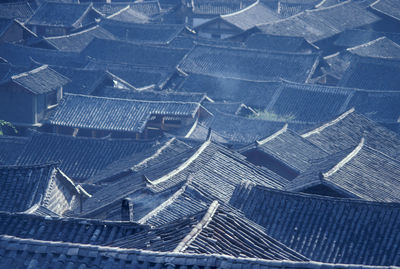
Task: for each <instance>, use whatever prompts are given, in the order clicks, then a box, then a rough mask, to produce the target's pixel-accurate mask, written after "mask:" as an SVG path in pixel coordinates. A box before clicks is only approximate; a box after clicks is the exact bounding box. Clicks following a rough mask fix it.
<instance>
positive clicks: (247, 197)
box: [231, 183, 400, 265]
mask: <svg viewBox="0 0 400 269" xmlns="http://www.w3.org/2000/svg"><path fill="white" fill-rule="evenodd" d="M231 204H232V205H233V206H235V207H237V208H239V209H240V210H242V211H243V213H244V214H245V216H247V217H248V218H249V219H251V220H253V221H254V222H256V223H258V224H259V225H261V226H262V227H264V228H265V229H266V232H267V234H269V235H270V236H272V237H273V238H275V239H277V240H279V241H280V242H282V243H284V244H286V245H287V246H288V247H290V248H292V249H294V250H296V251H297V252H299V253H300V254H302V255H304V256H306V257H308V258H310V259H311V260H315V261H321V262H332V263H346V264H366V265H389V264H390V265H398V264H399V263H400V260H399V255H398V253H399V248H400V244H399V240H400V237H399V236H393V235H394V234H396V235H397V234H398V232H399V229H400V227H399V225H397V223H398V222H399V221H400V204H397V203H376V202H365V201H357V200H351V199H338V198H328V197H322V196H317V195H306V194H295V193H290V192H282V191H278V190H272V189H268V188H265V187H262V186H256V185H252V184H250V183H244V184H242V186H241V187H239V188H237V189H236V191H235V193H234V195H233V199H232V200H231Z"/></svg>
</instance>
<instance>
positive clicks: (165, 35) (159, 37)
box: [100, 20, 184, 44]
mask: <svg viewBox="0 0 400 269" xmlns="http://www.w3.org/2000/svg"><path fill="white" fill-rule="evenodd" d="M100 25H101V27H102V28H103V29H105V30H107V31H108V32H110V33H112V34H113V35H114V36H115V37H116V38H117V39H118V40H121V41H127V42H133V43H139V44H167V43H169V42H170V41H171V40H172V39H174V38H175V37H176V36H177V35H178V34H179V33H181V32H182V31H183V29H184V27H183V25H175V24H139V23H126V22H118V21H113V20H103V21H102V22H101V23H100Z"/></svg>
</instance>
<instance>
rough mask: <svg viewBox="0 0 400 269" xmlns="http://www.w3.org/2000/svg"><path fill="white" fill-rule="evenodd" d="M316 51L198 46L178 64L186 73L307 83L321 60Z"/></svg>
mask: <svg viewBox="0 0 400 269" xmlns="http://www.w3.org/2000/svg"><path fill="white" fill-rule="evenodd" d="M318 57H319V56H318V55H316V54H289V53H271V52H270V53H266V52H265V51H256V50H246V49H233V48H229V49H228V48H223V47H211V46H203V45H198V46H196V47H195V48H193V49H192V50H191V51H190V52H189V53H188V54H187V55H186V56H185V58H184V59H183V60H182V62H181V63H180V64H179V66H178V68H179V69H181V70H183V71H184V72H187V73H198V74H203V75H214V76H215V75H216V74H217V75H218V76H222V77H228V78H237V79H248V80H271V79H278V78H284V79H288V80H291V81H296V82H305V81H307V80H308V79H309V77H310V76H311V75H312V73H313V71H314V68H315V65H316V63H317V62H318Z"/></svg>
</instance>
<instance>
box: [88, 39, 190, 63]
mask: <svg viewBox="0 0 400 269" xmlns="http://www.w3.org/2000/svg"><path fill="white" fill-rule="evenodd" d="M186 53H187V50H185V49H171V48H164V47H150V46H144V45H142V46H141V45H135V44H132V43H128V42H122V41H114V40H103V39H97V38H95V39H93V40H92V42H90V43H89V45H88V46H87V47H86V48H85V49H84V50H83V51H82V55H85V56H90V57H92V58H95V59H98V60H102V61H105V62H113V63H119V64H123V63H126V64H131V65H134V66H140V67H168V68H173V67H175V66H176V65H177V64H178V63H179V62H180V61H181V60H182V58H183V57H184V56H185V54H186Z"/></svg>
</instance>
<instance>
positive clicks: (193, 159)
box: [151, 140, 211, 185]
mask: <svg viewBox="0 0 400 269" xmlns="http://www.w3.org/2000/svg"><path fill="white" fill-rule="evenodd" d="M210 144H211V140H207V141H205V142H204V143H203V144H202V145H201V146H200V147H199V148H198V149H197V150H196V152H195V153H194V154H193V155H192V156H191V157H190V158H189V159H187V160H186V161H185V162H184V163H183V164H181V165H180V166H178V167H177V168H175V169H174V170H172V171H171V172H169V173H168V174H166V175H164V176H162V177H160V178H158V179H156V180H153V181H151V183H152V185H157V184H159V183H161V182H164V181H166V180H168V179H169V178H171V177H173V176H175V175H176V174H178V173H179V172H181V171H182V170H184V169H185V168H187V167H188V166H189V165H190V164H191V163H192V162H193V161H195V160H196V159H197V158H198V157H199V156H200V154H201V153H202V152H203V151H204V150H205V149H206V148H207V147H208V146H209V145H210Z"/></svg>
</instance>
